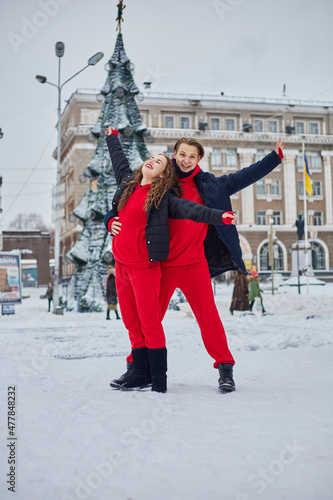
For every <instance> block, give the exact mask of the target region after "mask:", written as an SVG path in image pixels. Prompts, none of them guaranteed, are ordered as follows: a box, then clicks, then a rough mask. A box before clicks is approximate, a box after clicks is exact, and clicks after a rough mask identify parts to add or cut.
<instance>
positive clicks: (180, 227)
mask: <svg viewBox="0 0 333 500" xmlns="http://www.w3.org/2000/svg"><path fill="white" fill-rule="evenodd" d="M199 171H200V167H199V166H198V165H197V166H196V168H195V169H194V170H193V172H192V174H191V175H190V176H188V177H186V178H184V179H179V181H180V182H181V185H182V188H183V191H184V194H183V196H182V198H185V199H187V200H191V201H195V202H196V203H200V204H201V205H203V202H202V199H201V196H200V194H199V190H198V188H197V186H196V184H195V182H194V180H193V177H194V176H195V175H196V174H197V173H198V172H199ZM169 227H170V253H169V257H168V259H167V260H166V261H164V262H161V271H162V279H161V293H160V306H161V313H162V318H163V317H164V315H165V312H166V310H167V308H168V304H169V302H170V299H171V297H172V295H173V293H174V291H175V289H176V288H180V289H181V290H182V292H183V293H184V295H185V297H186V299H187V300H188V303H189V304H190V306H191V308H192V311H193V313H194V315H195V317H196V319H197V321H198V324H199V327H200V330H201V336H202V340H203V342H204V344H205V347H206V350H207V352H208V354H210V356H211V357H212V358H213V359H214V360H215V362H214V367H215V368H216V367H217V365H218V364H219V363H232V364H234V363H235V361H234V358H233V357H232V355H231V353H230V351H229V349H228V343H227V338H226V335H225V331H224V328H223V325H222V322H221V319H220V316H219V313H218V311H217V308H216V305H215V300H214V294H213V289H212V283H211V278H210V274H209V270H208V264H207V260H206V257H205V252H204V245H203V242H204V239H205V238H206V235H207V230H208V225H207V224H197V223H195V222H192V221H189V220H175V219H170V221H169Z"/></svg>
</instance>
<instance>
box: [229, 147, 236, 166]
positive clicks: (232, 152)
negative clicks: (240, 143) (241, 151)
mask: <svg viewBox="0 0 333 500" xmlns="http://www.w3.org/2000/svg"><path fill="white" fill-rule="evenodd" d="M236 166H237V153H236V149H227V167H236Z"/></svg>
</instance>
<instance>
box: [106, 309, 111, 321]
mask: <svg viewBox="0 0 333 500" xmlns="http://www.w3.org/2000/svg"><path fill="white" fill-rule="evenodd" d="M106 319H110V310H109V309H107V310H106Z"/></svg>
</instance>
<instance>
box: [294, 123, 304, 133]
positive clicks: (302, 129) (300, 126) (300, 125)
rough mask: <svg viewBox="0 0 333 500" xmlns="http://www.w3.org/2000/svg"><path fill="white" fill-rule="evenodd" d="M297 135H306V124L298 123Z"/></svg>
mask: <svg viewBox="0 0 333 500" xmlns="http://www.w3.org/2000/svg"><path fill="white" fill-rule="evenodd" d="M296 134H305V126H304V122H296Z"/></svg>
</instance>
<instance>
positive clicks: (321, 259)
mask: <svg viewBox="0 0 333 500" xmlns="http://www.w3.org/2000/svg"><path fill="white" fill-rule="evenodd" d="M310 243H311V257H312V268H313V269H315V270H319V269H325V250H324V248H323V246H322V245H321V244H320V243H318V242H317V241H311V242H310Z"/></svg>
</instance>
